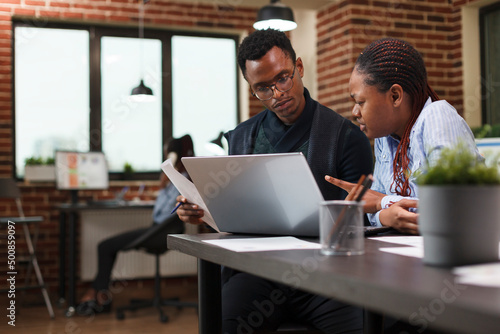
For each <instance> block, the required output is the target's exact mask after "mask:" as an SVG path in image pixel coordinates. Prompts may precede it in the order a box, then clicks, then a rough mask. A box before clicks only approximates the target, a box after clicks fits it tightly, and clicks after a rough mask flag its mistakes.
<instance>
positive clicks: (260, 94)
mask: <svg viewBox="0 0 500 334" xmlns="http://www.w3.org/2000/svg"><path fill="white" fill-rule="evenodd" d="M295 69H296V66H293V72H292V73H293V74H292V75H291V76H288V75H287V76H284V77H281V78H279V79H278V80H277V81H276V83H275V84H272V85H270V86H263V87H259V88H257V90H256V91H254V92H253V93H252V95H253V96H255V97H256V98H258V99H259V100H261V101H267V100H270V99H271V98H272V97H273V95H274V90H275V89H276V90H278V92H282V93H285V92H288V91H289V90H290V89H292V87H293V77H294V76H295Z"/></svg>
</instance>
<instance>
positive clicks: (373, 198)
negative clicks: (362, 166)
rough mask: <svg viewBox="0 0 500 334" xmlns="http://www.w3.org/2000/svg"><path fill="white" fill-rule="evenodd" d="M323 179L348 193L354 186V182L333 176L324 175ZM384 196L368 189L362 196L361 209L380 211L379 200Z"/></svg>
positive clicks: (372, 211)
mask: <svg viewBox="0 0 500 334" xmlns="http://www.w3.org/2000/svg"><path fill="white" fill-rule="evenodd" d="M325 180H326V181H328V182H330V183H331V184H333V185H336V186H337V187H339V188H342V189H344V190H345V191H347V192H348V193H351V191H353V190H354V187H355V186H356V184H355V183H351V182H347V181H342V180H339V179H336V178H334V177H331V176H329V175H326V176H325ZM384 196H385V194H382V193H379V192H378V191H375V190H371V189H368V190H367V191H366V193H365V195H364V196H363V201H364V202H365V205H364V206H363V209H364V211H365V213H375V212H377V211H380V210H381V209H382V206H381V204H380V202H381V200H382V198H383V197H384Z"/></svg>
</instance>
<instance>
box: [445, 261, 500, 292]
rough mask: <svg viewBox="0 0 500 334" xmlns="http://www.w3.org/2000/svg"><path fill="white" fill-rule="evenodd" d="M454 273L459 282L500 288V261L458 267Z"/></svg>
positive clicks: (456, 280)
mask: <svg viewBox="0 0 500 334" xmlns="http://www.w3.org/2000/svg"><path fill="white" fill-rule="evenodd" d="M453 273H454V274H455V275H458V277H457V278H455V282H457V283H461V284H470V285H478V286H485V287H496V288H500V263H499V262H493V263H485V264H476V265H471V266H462V267H456V268H454V269H453Z"/></svg>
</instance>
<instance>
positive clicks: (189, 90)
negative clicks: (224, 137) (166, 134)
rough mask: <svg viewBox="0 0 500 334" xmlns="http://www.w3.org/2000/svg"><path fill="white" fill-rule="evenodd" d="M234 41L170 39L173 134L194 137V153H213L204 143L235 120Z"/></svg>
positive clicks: (232, 124)
mask: <svg viewBox="0 0 500 334" xmlns="http://www.w3.org/2000/svg"><path fill="white" fill-rule="evenodd" d="M236 78H237V76H236V46H235V41H234V40H232V39H226V38H205V37H184V36H174V37H173V38H172V91H173V120H172V122H173V135H174V137H180V136H182V135H184V134H190V135H191V137H193V141H194V146H195V154H196V155H213V154H214V153H213V152H212V151H210V150H209V149H208V147H207V145H206V144H207V143H209V142H210V141H211V140H213V139H215V138H216V137H217V136H218V134H219V133H220V131H227V130H230V129H232V128H234V127H235V126H236V122H237V113H238V111H237V86H236Z"/></svg>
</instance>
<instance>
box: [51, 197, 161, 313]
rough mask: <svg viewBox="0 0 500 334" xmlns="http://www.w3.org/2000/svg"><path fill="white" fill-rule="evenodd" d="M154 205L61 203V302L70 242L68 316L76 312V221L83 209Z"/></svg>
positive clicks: (151, 204) (133, 203)
mask: <svg viewBox="0 0 500 334" xmlns="http://www.w3.org/2000/svg"><path fill="white" fill-rule="evenodd" d="M153 206H154V201H151V202H149V201H148V202H125V203H124V204H122V205H118V204H116V205H110V204H106V205H101V204H83V203H77V204H60V205H58V206H57V209H59V211H60V218H59V256H60V258H59V303H60V304H63V303H64V302H66V242H68V243H69V253H68V257H69V259H68V260H69V262H68V299H67V306H68V309H67V311H66V316H71V315H73V314H74V312H75V305H76V303H75V285H76V244H77V240H76V221H77V218H78V216H79V215H80V214H81V213H82V212H83V211H95V210H139V209H140V210H149V212H150V211H151V209H152V208H153ZM66 224H68V225H69V226H68V227H69V235H68V236H66Z"/></svg>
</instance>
